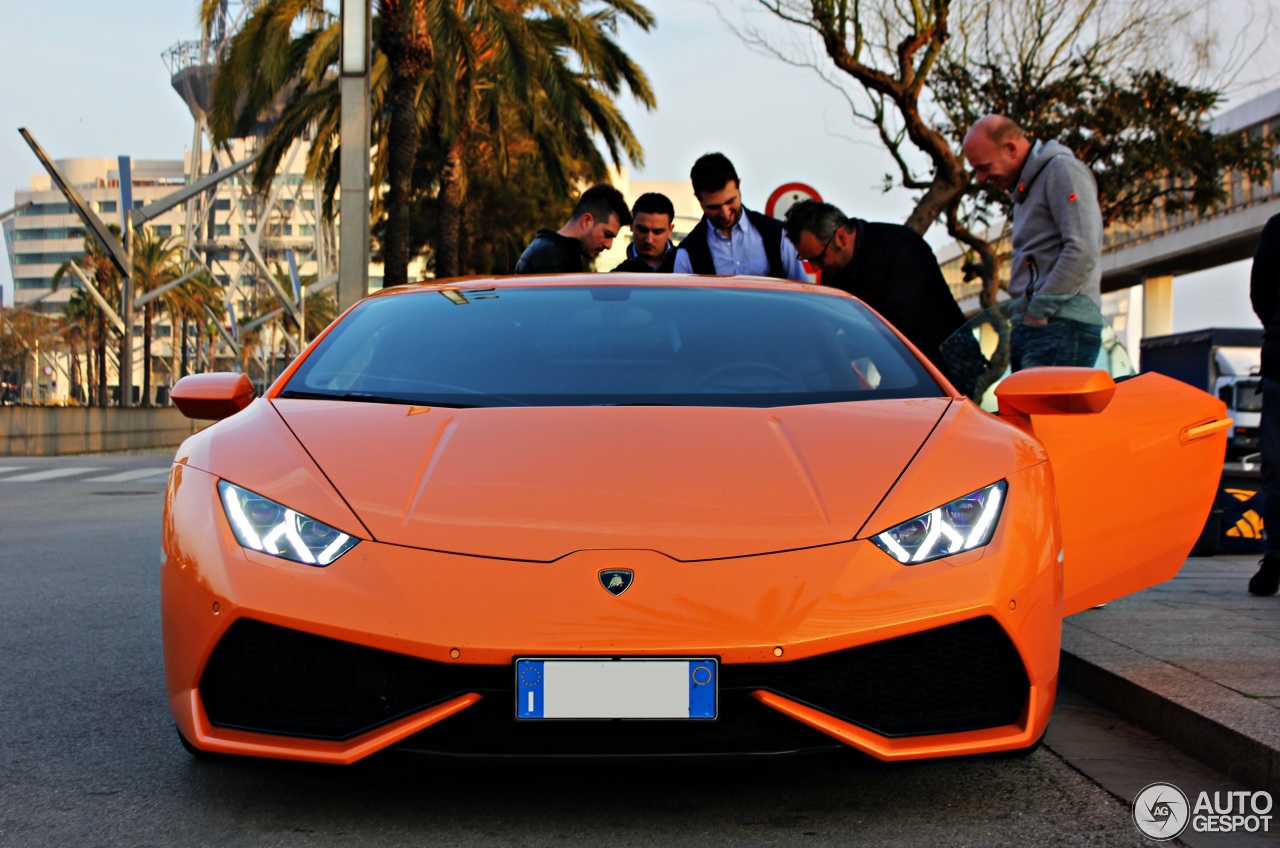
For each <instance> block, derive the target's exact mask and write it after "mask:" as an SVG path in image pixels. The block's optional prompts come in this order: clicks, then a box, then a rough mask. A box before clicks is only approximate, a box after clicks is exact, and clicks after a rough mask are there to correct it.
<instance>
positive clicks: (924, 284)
mask: <svg viewBox="0 0 1280 848" xmlns="http://www.w3.org/2000/svg"><path fill="white" fill-rule="evenodd" d="M853 223H854V225H855V226H856V228H857V230H856V232H857V234H856V236H855V237H854V244H853V259H852V261H850V262H849V264H848V265H846V266H845V267H844V268H841V269H840V270H839V271H834V272H833V271H823V272H822V284H823V285H824V286H833V287H835V288H838V289H843V290H845V291H847V292H849V293H850V294H852V295H854V296H855V297H858V298H860V299H861V300H862V301H863V302H864V303H866V304H867V306H870V307H871V308H872V309H874V310H875V311H876V312H879V313H880V314H881V315H882V316H884V318H885V320H886V321H888V322H889V323H890V324H892V325H893V326H895V327H897V328H898V331H899V332H901V333H902V335H904V336H906V337H907V338H908V339H910V341H911V343H912V344H913V345H915V346H916V347H918V348H919V349H920V352H921V353H923V354H924V355H925V356H927V357H928V358H929V361H930V362H932V363H933V364H934V365H937V366H938V367H939V368H940V369H942V371H943V373H947V369H946V367H945V363H944V360H943V358H942V352H941V351H940V350H939V346H940V345H941V344H942V343H943V342H944V341H946V340H947V338H948V337H950V336H951V334H952V333H954V332H955V331H956V330H958V329H960V326H961V325H962V324H964V313H963V312H961V311H960V307H959V305H957V304H956V301H955V298H954V297H952V296H951V289H950V287H948V286H947V281H946V280H945V279H944V278H943V276H942V269H940V268H939V267H938V260H937V259H936V258H935V257H934V255H933V250H932V249H931V248H930V247H929V245H928V243H927V242H926V241H925V240H924V239H923V238H921V237H920V234H919V233H917V232H916V231H915V230H912V229H910V228H909V227H904V226H902V225H901V224H882V223H877V222H875V221H859V220H854V221H853ZM957 387H958V388H961V389H963V388H964V387H963V386H959V385H957Z"/></svg>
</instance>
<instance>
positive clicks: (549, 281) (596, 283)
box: [370, 272, 851, 297]
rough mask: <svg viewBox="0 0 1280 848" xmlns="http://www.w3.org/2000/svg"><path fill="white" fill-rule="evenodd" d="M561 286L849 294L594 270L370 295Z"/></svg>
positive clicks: (455, 281) (730, 279)
mask: <svg viewBox="0 0 1280 848" xmlns="http://www.w3.org/2000/svg"><path fill="white" fill-rule="evenodd" d="M564 286H581V287H584V288H585V287H592V288H595V287H600V286H655V287H659V286H661V287H672V286H675V287H683V288H702V289H706V288H721V289H764V290H776V291H794V292H800V293H807V294H818V295H826V296H836V297H851V295H849V294H848V293H847V292H844V291H842V290H841V289H836V288H831V287H829V286H819V285H814V284H813V283H798V282H796V281H794V280H779V279H775V278H773V277H752V276H723V277H720V276H710V275H704V274H656V273H650V274H645V273H622V272H619V273H616V274H606V273H594V272H583V273H578V274H526V275H511V276H475V277H452V278H449V279H447V280H426V281H423V282H419V283H411V284H409V285H404V286H395V287H392V288H388V289H382V290H381V291H378V292H374V293H373V294H371V295H370V297H388V296H394V295H399V294H406V293H409V292H414V291H446V290H450V289H464V290H472V289H477V288H484V289H488V288H551V287H557V288H558V287H564Z"/></svg>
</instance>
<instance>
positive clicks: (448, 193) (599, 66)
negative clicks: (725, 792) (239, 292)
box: [202, 0, 654, 285]
mask: <svg viewBox="0 0 1280 848" xmlns="http://www.w3.org/2000/svg"><path fill="white" fill-rule="evenodd" d="M217 3H218V0H204V6H203V11H202V15H203V20H205V21H206V22H210V21H212V20H213V15H212V12H213V11H214V10H216V8H217ZM601 4H602V7H603V8H601V9H600V10H598V11H594V12H591V13H587V12H584V11H583V10H582V8H581V0H453V2H443V0H378V4H377V8H378V12H379V15H378V18H377V19H376V20H375V25H374V32H375V35H376V38H375V42H376V47H377V51H376V55H375V57H374V61H373V64H372V73H371V88H370V95H371V105H372V114H373V115H374V119H373V138H374V151H375V158H374V170H373V175H374V181H375V184H382V183H383V182H385V183H386V184H387V186H388V191H387V195H386V199H385V213H386V227H385V232H384V237H383V245H382V246H383V258H384V262H385V266H386V271H385V273H386V276H385V278H384V285H396V284H399V283H403V282H407V279H408V263H409V259H410V245H411V230H410V223H411V220H410V216H411V211H412V209H411V207H412V203H413V201H414V199H415V192H416V191H418V192H420V190H421V187H420V186H415V185H414V182H413V172H414V165H415V161H416V160H417V157H418V155H419V147H420V142H421V141H424V140H425V141H426V147H427V149H428V150H429V151H430V155H432V156H433V157H434V158H435V160H436V161H435V168H434V169H433V170H434V171H435V173H436V175H437V178H436V183H437V187H436V190H437V194H438V197H439V214H438V216H437V223H438V231H437V235H436V244H435V248H436V275H437V276H442V277H443V276H453V275H455V274H456V273H457V272H458V270H459V261H458V246H459V226H460V220H461V209H462V205H463V203H464V202H465V186H466V174H465V167H464V159H463V156H462V151H463V150H464V149H465V147H466V144H467V142H468V140H469V139H470V138H471V137H472V136H473V135H474V134H475V133H477V132H478V131H481V130H483V131H484V132H486V133H487V134H488V135H490V136H493V137H496V138H499V139H500V138H501V137H502V136H503V133H504V125H503V123H502V121H501V117H502V115H503V113H504V109H505V110H506V111H507V112H508V113H509V112H510V109H511V107H513V106H514V107H515V108H516V110H517V111H516V114H517V115H518V116H519V117H520V123H521V129H522V130H523V131H525V132H528V133H530V134H531V135H532V136H533V137H534V138H535V139H536V141H537V146H538V149H539V151H540V152H541V154H542V158H543V162H544V165H545V167H546V169H547V171H548V173H549V174H550V175H551V176H552V177H553V178H559V179H561V180H565V174H566V172H567V171H568V170H569V167H567V165H568V163H569V162H570V161H572V160H574V159H585V160H587V161H589V162H590V163H591V164H592V166H593V170H594V171H595V172H596V173H597V174H599V175H603V173H604V171H605V166H604V160H603V157H602V156H601V155H600V153H599V151H598V150H597V149H596V146H595V142H594V137H595V136H599V137H600V139H601V140H603V141H604V143H605V145H606V147H607V148H608V149H609V152H610V154H611V156H612V158H613V161H614V162H615V163H616V164H619V165H620V164H622V156H623V154H624V153H625V154H626V155H627V157H628V158H630V159H631V161H633V162H637V163H638V162H639V161H640V159H641V148H640V145H639V142H638V141H637V140H636V139H635V137H634V134H633V133H632V132H631V128H630V126H629V125H628V124H627V122H626V121H625V119H624V118H623V117H622V115H621V113H620V112H619V111H618V109H617V107H616V106H615V105H614V100H615V99H616V95H618V94H619V93H620V92H621V91H622V89H623V88H624V87H625V88H628V89H629V90H630V91H631V92H632V94H633V95H634V96H635V97H636V98H637V99H639V100H640V101H641V102H642V103H644V104H645V105H646V106H650V107H651V106H652V105H653V102H654V101H653V93H652V91H651V90H650V88H649V85H648V81H647V80H646V79H645V76H644V74H643V72H642V71H641V70H640V69H639V68H638V67H637V66H636V65H635V64H634V63H633V62H632V61H631V59H630V58H629V57H628V56H627V55H626V54H625V53H624V52H623V51H622V50H621V48H619V47H618V45H617V43H616V42H615V41H614V40H613V37H612V35H613V33H614V31H616V28H617V26H618V23H619V19H620V18H625V19H628V20H630V21H632V22H634V23H636V24H637V25H639V26H640V27H642V28H643V29H646V30H647V29H649V28H650V27H652V26H653V23H654V19H653V17H652V15H651V14H650V13H649V12H648V11H647V10H646V9H645V8H644V7H643V6H642V5H640V4H639V3H638V2H636V0H601ZM318 6H319V4H318V3H317V2H315V0H266V1H265V2H264V3H262V4H261V5H259V7H258V8H257V10H256V11H255V13H254V15H253V16H252V17H251V18H250V19H249V21H248V22H247V23H246V24H245V25H244V27H243V28H242V30H241V31H240V33H239V34H238V35H237V36H236V37H235V38H234V39H233V42H232V45H231V49H230V51H229V53H228V56H227V59H226V61H225V62H224V64H223V66H222V70H221V71H220V72H219V75H218V79H217V82H216V85H215V99H214V106H213V116H212V119H213V120H212V126H213V131H214V135H215V137H217V138H222V139H225V138H230V137H232V136H234V135H236V134H240V133H244V132H247V130H248V128H249V126H250V125H251V124H252V123H253V121H254V120H255V119H256V118H257V117H258V116H259V115H261V114H263V113H264V112H265V111H266V110H267V109H268V108H269V107H271V106H272V105H273V104H275V103H276V102H277V99H278V98H279V96H280V95H281V93H283V92H285V91H288V92H289V99H288V101H287V103H286V104H285V105H284V108H283V111H282V113H281V115H280V118H279V120H278V122H277V123H276V124H275V126H274V127H273V129H272V131H271V132H270V134H269V135H268V136H267V139H266V141H265V143H264V145H263V148H262V154H261V157H260V159H259V162H258V164H257V171H256V174H255V182H256V183H257V184H258V185H259V186H260V187H262V186H265V185H266V184H268V183H269V182H270V180H271V179H272V177H273V176H274V173H275V170H276V168H277V167H278V165H279V162H280V160H281V158H282V157H283V156H284V154H285V153H286V152H287V150H288V149H289V147H290V145H291V144H292V143H293V142H294V140H296V139H298V138H302V137H304V136H306V135H308V134H309V133H310V132H311V130H312V128H314V129H315V140H314V141H313V143H312V146H311V153H310V158H309V160H308V173H309V174H310V175H312V176H319V175H323V177H324V184H325V190H326V211H327V213H328V214H332V196H333V191H334V189H335V188H336V186H337V182H338V179H337V176H338V174H337V163H338V156H337V155H336V154H337V144H336V141H337V136H338V126H339V124H338V118H339V115H338V109H339V102H338V87H337V81H336V76H335V75H334V73H333V67H334V65H335V64H336V62H337V59H338V32H337V24H336V23H334V24H330V25H329V26H328V27H326V28H325V29H323V30H313V31H309V32H307V33H305V34H303V35H302V36H300V37H298V38H296V39H295V38H292V37H291V35H290V32H289V27H290V26H291V25H292V23H293V21H294V20H296V19H297V17H298V16H299V15H302V14H303V13H308V12H309V13H314V11H315V9H316V8H317V7H318ZM268 57H269V58H268ZM566 182H567V180H566ZM566 189H567V185H566ZM378 211H379V210H378V209H377V207H376V206H375V213H377V212H378Z"/></svg>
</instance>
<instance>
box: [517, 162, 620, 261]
mask: <svg viewBox="0 0 1280 848" xmlns="http://www.w3.org/2000/svg"><path fill="white" fill-rule="evenodd" d="M629 226H631V210H629V209H627V200H626V198H624V197H623V196H622V192H620V191H618V190H617V189H616V188H614V187H613V186H611V185H604V184H601V185H594V186H592V187H591V188H589V189H587V190H586V191H584V192H583V193H582V197H580V198H578V204H577V205H576V206H574V207H573V213H572V214H571V215H570V216H569V220H568V222H566V223H565V225H564V226H563V227H561V228H560V229H559V230H551V229H547V228H543V229H541V230H538V234H537V235H536V236H534V239H533V241H531V242H530V243H529V246H528V247H526V248H525V249H524V253H522V254H520V259H519V260H517V261H516V273H517V274H568V273H576V272H581V271H584V270H586V269H585V268H584V267H583V260H584V259H595V258H596V257H597V256H599V255H600V254H601V253H603V252H604V251H606V250H608V249H609V248H610V247H611V246H613V240H614V239H615V238H617V237H618V232H619V231H620V230H621V229H622V228H623V227H629Z"/></svg>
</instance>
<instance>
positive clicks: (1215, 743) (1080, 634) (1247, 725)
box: [1058, 622, 1280, 798]
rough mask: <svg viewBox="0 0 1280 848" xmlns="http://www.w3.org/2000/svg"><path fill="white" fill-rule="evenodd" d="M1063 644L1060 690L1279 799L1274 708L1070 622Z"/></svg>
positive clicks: (1279, 738) (1278, 730) (1279, 742)
mask: <svg viewBox="0 0 1280 848" xmlns="http://www.w3.org/2000/svg"><path fill="white" fill-rule="evenodd" d="M1062 636H1063V639H1062V641H1063V649H1062V652H1061V656H1060V662H1059V669H1058V682H1059V684H1060V685H1063V686H1066V687H1068V688H1070V689H1073V690H1075V691H1076V692H1079V693H1080V694H1081V695H1084V696H1085V697H1087V698H1089V699H1090V700H1092V701H1094V702H1095V703H1097V704H1100V705H1101V706H1103V707H1106V708H1107V709H1108V710H1111V711H1112V712H1114V713H1115V714H1116V715H1118V716H1120V717H1121V718H1124V719H1126V720H1127V721H1131V722H1133V723H1134V724H1137V725H1138V726H1140V727H1142V728H1144V729H1145V730H1147V731H1149V732H1151V733H1153V734H1155V735H1157V736H1160V737H1163V738H1164V739H1165V740H1167V741H1168V742H1169V743H1171V744H1172V745H1174V746H1176V747H1178V748H1180V749H1181V750H1182V751H1184V752H1186V753H1187V754H1188V755H1190V756H1191V757H1194V758H1195V759H1197V760H1199V761H1200V762H1202V763H1204V764H1205V765H1207V766H1210V767H1211V768H1213V769H1215V770H1217V771H1219V772H1221V773H1223V774H1225V775H1227V776H1228V777H1230V778H1232V779H1234V780H1236V781H1239V782H1240V783H1242V784H1243V785H1245V786H1249V787H1256V788H1258V789H1263V790H1266V791H1267V792H1270V793H1271V796H1272V797H1273V798H1274V797H1277V796H1280V727H1276V726H1275V712H1276V711H1275V710H1274V709H1273V708H1272V707H1270V706H1268V705H1266V704H1262V703H1258V702H1256V701H1253V700H1252V699H1250V698H1247V697H1245V696H1243V695H1241V694H1240V693H1238V692H1236V691H1234V690H1231V689H1228V688H1226V687H1224V686H1220V685H1218V684H1216V683H1213V682H1211V681H1208V680H1205V679H1204V678H1202V677H1199V676H1197V675H1195V674H1192V673H1190V672H1188V671H1185V670H1183V669H1180V668H1178V667H1176V666H1173V665H1170V664H1168V663H1165V662H1161V661H1160V660H1157V659H1154V658H1152V657H1150V656H1148V655H1146V654H1142V653H1140V652H1138V651H1135V650H1133V649H1131V648H1127V647H1125V646H1123V645H1118V644H1116V643H1115V642H1112V641H1109V640H1106V639H1103V638H1102V637H1100V636H1097V635H1096V634H1093V633H1090V632H1088V631H1085V630H1082V629H1079V628H1075V627H1071V626H1070V623H1069V622H1064V627H1063V634H1062Z"/></svg>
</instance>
